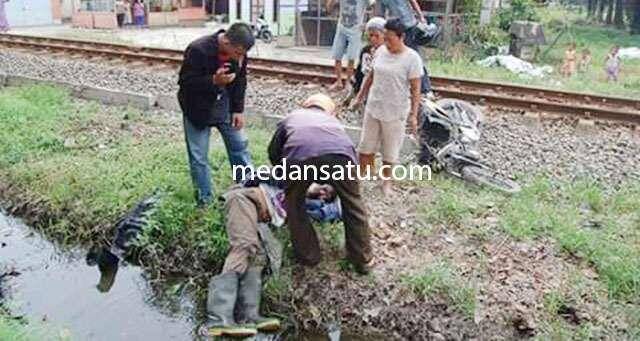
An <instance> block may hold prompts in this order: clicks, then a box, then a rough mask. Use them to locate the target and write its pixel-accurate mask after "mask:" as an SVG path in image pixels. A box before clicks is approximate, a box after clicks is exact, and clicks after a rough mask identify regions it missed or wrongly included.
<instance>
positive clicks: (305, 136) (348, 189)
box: [268, 94, 373, 274]
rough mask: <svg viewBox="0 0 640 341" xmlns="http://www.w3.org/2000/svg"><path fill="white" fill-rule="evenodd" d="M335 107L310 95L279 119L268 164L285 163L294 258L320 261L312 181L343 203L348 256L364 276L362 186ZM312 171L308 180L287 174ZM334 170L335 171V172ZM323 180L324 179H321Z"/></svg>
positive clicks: (368, 262)
mask: <svg viewBox="0 0 640 341" xmlns="http://www.w3.org/2000/svg"><path fill="white" fill-rule="evenodd" d="M335 109H336V105H335V103H334V102H333V100H331V98H329V97H328V96H326V95H323V94H315V95H312V96H311V97H309V98H308V99H307V100H306V101H305V102H304V103H303V104H302V108H300V109H296V110H294V111H292V112H291V113H289V115H287V117H285V118H284V119H282V120H281V121H280V122H279V123H278V125H277V128H276V131H275V133H274V135H273V137H272V139H271V142H270V143H269V147H268V152H269V160H270V161H271V164H273V165H283V166H284V165H285V163H286V165H287V169H286V170H285V172H286V174H285V201H286V210H287V217H288V219H289V223H288V224H287V225H288V227H289V231H290V232H291V241H292V244H293V249H294V254H295V257H296V259H297V260H298V262H300V263H302V264H303V265H307V266H314V265H317V264H318V263H319V262H320V260H321V258H322V255H321V251H320V244H319V241H318V236H317V235H316V232H315V230H314V228H313V226H311V223H310V221H309V215H308V214H307V212H306V210H305V205H304V203H305V201H304V198H305V195H306V193H307V188H309V186H310V185H311V184H312V183H314V182H317V183H327V184H330V185H331V186H332V187H333V188H334V189H335V190H336V192H337V195H338V197H339V198H340V201H341V202H342V215H343V224H344V228H345V234H346V247H347V258H348V260H349V261H350V262H351V263H352V264H353V265H354V267H355V270H356V271H357V272H358V273H361V274H367V273H369V272H370V270H371V266H372V264H373V254H372V251H371V240H370V231H369V221H368V216H367V212H366V209H365V206H364V202H363V199H362V195H361V193H360V183H359V179H358V176H357V174H353V173H354V169H353V168H352V167H354V166H355V165H357V163H358V161H357V157H356V151H355V146H354V145H353V142H351V139H350V138H349V136H348V135H347V133H346V132H345V130H344V127H343V126H342V124H341V123H340V121H338V119H337V118H336V117H335ZM308 168H311V169H314V168H315V169H316V170H317V171H316V172H313V171H311V172H306V173H311V174H305V175H306V176H304V177H302V179H300V178H299V177H294V176H291V175H293V173H292V171H295V169H298V170H300V169H308ZM323 168H324V169H332V170H333V171H335V172H336V173H340V172H339V171H342V175H343V176H342V177H340V176H335V177H329V179H325V177H323V176H321V175H320V173H321V170H322V169H323ZM336 169H337V170H336ZM321 178H322V179H321Z"/></svg>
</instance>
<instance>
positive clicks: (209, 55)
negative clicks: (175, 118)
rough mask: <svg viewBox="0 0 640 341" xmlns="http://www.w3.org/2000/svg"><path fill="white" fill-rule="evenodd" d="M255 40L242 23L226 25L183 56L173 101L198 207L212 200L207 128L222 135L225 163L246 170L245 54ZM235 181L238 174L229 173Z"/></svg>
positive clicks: (209, 131) (249, 162)
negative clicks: (181, 124) (177, 104)
mask: <svg viewBox="0 0 640 341" xmlns="http://www.w3.org/2000/svg"><path fill="white" fill-rule="evenodd" d="M254 43H255V39H254V37H253V34H252V31H251V28H250V27H249V26H248V25H247V24H244V23H236V24H233V25H231V27H229V29H228V30H227V31H225V30H220V31H218V32H216V33H214V34H213V35H207V36H204V37H202V38H199V39H197V40H195V41H194V42H192V43H191V44H189V46H188V47H187V49H186V50H185V53H184V61H183V63H182V68H181V69H180V79H179V81H178V84H179V85H180V90H179V91H178V100H179V102H180V108H181V109H182V112H183V113H184V118H183V120H184V132H185V139H186V143H187V154H188V156H189V167H190V169H191V180H192V181H193V184H194V186H195V187H196V199H197V202H198V206H200V207H206V206H207V205H208V204H209V203H211V201H212V200H213V191H212V188H211V169H210V167H209V138H210V135H211V127H216V128H217V129H218V131H219V132H220V135H222V139H223V141H224V144H225V147H226V149H227V155H228V157H229V163H230V164H231V167H232V169H233V166H234V165H241V166H248V165H250V164H251V157H250V156H249V153H248V151H247V146H248V140H247V137H246V135H245V134H244V132H243V130H242V127H243V126H244V116H243V111H244V100H245V91H246V87H247V52H248V51H249V50H250V49H251V48H252V47H253V45H254ZM234 179H237V181H236V182H239V181H241V180H242V175H240V174H234Z"/></svg>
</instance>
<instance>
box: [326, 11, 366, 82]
mask: <svg viewBox="0 0 640 341" xmlns="http://www.w3.org/2000/svg"><path fill="white" fill-rule="evenodd" d="M336 1H337V0H329V1H328V2H327V8H328V11H329V12H332V9H333V7H334V5H335V2H336ZM339 1H340V5H339V6H340V17H339V18H338V26H337V28H336V35H335V37H334V38H333V47H332V49H331V53H332V55H333V59H334V60H335V72H336V82H335V83H334V84H333V85H332V86H331V89H332V90H340V89H343V88H344V86H345V83H347V84H348V80H349V79H351V77H352V76H353V73H354V66H355V61H356V59H358V57H359V55H360V49H361V48H362V31H363V20H364V12H365V10H366V9H367V6H368V5H369V1H368V0H339ZM345 55H346V57H347V59H348V61H349V62H348V63H349V64H348V66H347V75H346V78H345V79H343V78H342V58H344V57H345Z"/></svg>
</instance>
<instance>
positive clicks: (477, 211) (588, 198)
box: [417, 176, 640, 303]
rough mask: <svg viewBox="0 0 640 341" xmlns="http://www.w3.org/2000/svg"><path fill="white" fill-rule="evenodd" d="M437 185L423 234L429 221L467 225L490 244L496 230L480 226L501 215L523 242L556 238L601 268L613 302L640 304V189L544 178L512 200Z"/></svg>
mask: <svg viewBox="0 0 640 341" xmlns="http://www.w3.org/2000/svg"><path fill="white" fill-rule="evenodd" d="M430 185H431V186H432V189H433V191H434V195H433V198H432V200H431V202H430V203H429V204H427V205H424V206H422V207H421V209H420V211H419V220H420V224H417V226H418V229H424V227H422V225H424V224H426V225H427V226H428V227H429V226H433V225H444V226H446V227H447V228H449V227H452V226H453V227H461V228H462V231H463V232H464V233H465V234H467V235H468V236H471V237H473V238H475V239H477V240H480V241H483V240H487V239H488V238H489V237H490V235H491V230H490V227H489V228H486V227H485V228H483V227H482V226H481V227H480V228H478V227H474V225H477V224H474V222H475V221H476V220H477V219H482V218H484V217H486V216H493V217H495V218H496V220H497V225H498V227H499V228H500V229H502V231H505V232H507V233H508V234H510V235H511V236H513V237H515V238H517V239H535V238H539V237H551V238H553V239H554V240H556V241H557V244H558V246H559V247H560V249H561V250H562V251H563V252H566V253H568V254H570V255H572V256H575V257H577V258H579V259H583V260H586V261H588V262H589V263H591V264H592V265H593V266H594V267H595V269H596V270H597V271H598V273H599V275H600V280H601V281H602V282H603V283H604V284H605V285H606V287H607V289H608V292H609V295H610V297H612V298H614V299H619V300H623V301H624V300H630V301H632V302H636V303H637V297H639V294H640V248H639V247H638V245H640V230H639V229H638V226H640V211H638V207H640V186H639V185H638V184H630V185H629V186H627V187H623V188H621V189H619V190H612V189H609V190H607V189H605V188H603V187H602V186H600V185H599V184H597V183H596V182H593V181H591V180H588V179H584V180H579V181H576V182H574V183H557V182H554V181H552V180H550V179H549V178H544V177H539V178H534V179H532V180H531V182H530V183H528V184H526V185H525V186H523V189H522V191H521V192H520V193H518V194H517V195H514V196H509V197H505V196H502V195H500V194H498V193H494V192H490V191H486V190H483V189H481V188H478V187H475V186H470V185H466V184H465V183H464V182H463V181H459V180H457V179H449V178H446V177H440V176H436V177H434V181H433V182H431V183H430ZM480 221H482V220H480ZM431 230H432V228H430V229H428V230H427V231H431ZM417 233H418V234H420V231H417Z"/></svg>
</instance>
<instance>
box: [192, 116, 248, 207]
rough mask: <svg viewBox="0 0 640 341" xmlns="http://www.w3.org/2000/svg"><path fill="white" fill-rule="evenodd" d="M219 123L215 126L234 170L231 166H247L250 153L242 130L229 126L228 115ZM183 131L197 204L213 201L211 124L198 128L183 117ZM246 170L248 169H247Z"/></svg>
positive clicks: (237, 179)
mask: <svg viewBox="0 0 640 341" xmlns="http://www.w3.org/2000/svg"><path fill="white" fill-rule="evenodd" d="M228 117H229V118H228V119H227V120H225V121H224V122H222V123H219V124H216V125H214V127H216V128H217V129H218V131H219V132H220V135H221V136H222V140H223V141H224V144H225V147H226V149H227V156H228V157H229V163H230V164H231V169H232V170H233V166H234V165H238V166H249V165H251V164H252V162H251V156H250V155H249V152H248V150H247V146H248V145H249V140H248V139H247V136H246V135H245V134H244V131H243V130H242V129H236V128H234V127H232V126H231V114H229V115H228ZM183 121H184V122H183V123H184V133H185V140H186V142H187V154H188V155H189V168H190V169H191V181H192V182H193V185H194V186H195V188H196V199H197V201H198V205H207V204H209V203H211V201H213V191H212V186H211V168H210V166H209V138H210V137H211V127H206V128H204V129H199V128H198V127H196V126H194V125H193V124H192V123H191V122H190V121H189V119H188V118H187V117H186V116H184V117H183ZM247 172H248V171H247ZM237 173H238V174H235V175H234V179H235V180H236V182H240V181H241V180H242V177H243V176H242V174H241V172H239V171H238V172H237Z"/></svg>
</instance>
